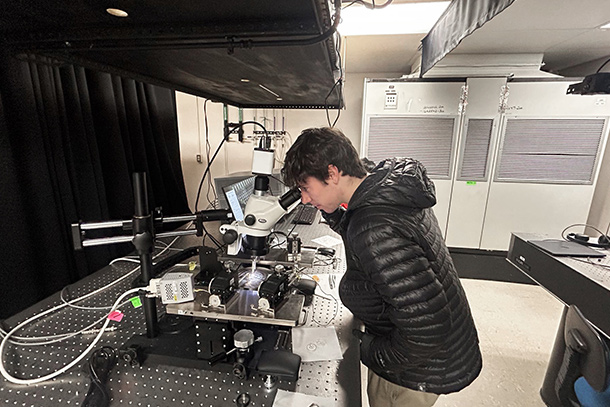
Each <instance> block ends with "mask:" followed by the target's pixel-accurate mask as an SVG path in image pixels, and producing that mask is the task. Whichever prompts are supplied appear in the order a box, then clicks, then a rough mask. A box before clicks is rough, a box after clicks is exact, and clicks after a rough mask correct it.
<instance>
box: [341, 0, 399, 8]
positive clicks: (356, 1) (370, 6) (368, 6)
mask: <svg viewBox="0 0 610 407" xmlns="http://www.w3.org/2000/svg"><path fill="white" fill-rule="evenodd" d="M392 1H393V0H387V1H386V2H385V3H383V4H381V5H379V6H378V5H376V4H375V0H372V1H371V4H369V3H367V2H365V1H363V0H354V1H352V2H351V3H350V4H348V5H347V6H345V7H342V8H341V9H342V10H345V9H346V8H348V7H349V6H351V5H352V4H354V3H358V4H362V5H363V6H364V7H366V8H368V9H371V10H376V9H380V8H384V7H387V6H389V5H390V3H392Z"/></svg>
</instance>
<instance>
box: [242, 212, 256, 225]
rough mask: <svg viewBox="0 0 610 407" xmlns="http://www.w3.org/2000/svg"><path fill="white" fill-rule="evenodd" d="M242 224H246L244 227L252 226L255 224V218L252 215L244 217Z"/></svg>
mask: <svg viewBox="0 0 610 407" xmlns="http://www.w3.org/2000/svg"><path fill="white" fill-rule="evenodd" d="M244 222H246V225H248V226H252V225H254V224H255V223H256V216H254V215H252V214H249V215H246V217H245V218H244Z"/></svg>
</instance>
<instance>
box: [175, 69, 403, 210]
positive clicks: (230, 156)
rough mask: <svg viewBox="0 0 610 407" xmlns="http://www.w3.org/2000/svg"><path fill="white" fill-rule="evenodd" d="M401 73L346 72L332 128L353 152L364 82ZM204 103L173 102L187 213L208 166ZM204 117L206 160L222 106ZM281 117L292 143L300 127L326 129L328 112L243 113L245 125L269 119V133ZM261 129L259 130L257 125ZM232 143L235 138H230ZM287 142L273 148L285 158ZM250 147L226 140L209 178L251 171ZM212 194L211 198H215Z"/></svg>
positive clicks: (181, 97) (218, 135)
mask: <svg viewBox="0 0 610 407" xmlns="http://www.w3.org/2000/svg"><path fill="white" fill-rule="evenodd" d="M400 76H401V73H379V72H375V73H347V74H346V78H345V85H344V100H345V109H343V110H342V111H341V115H340V117H339V120H338V121H337V124H336V126H335V127H336V128H338V129H340V130H341V131H343V132H344V133H345V135H346V136H347V137H348V138H349V139H350V140H351V141H352V143H353V144H354V146H355V147H356V149H357V150H360V135H361V125H362V92H363V88H364V79H365V78H398V77H400ZM204 103H205V99H202V98H198V97H196V96H192V95H189V94H186V93H181V92H176V104H177V110H178V129H179V133H180V153H181V160H182V171H183V173H184V184H185V186H186V193H187V197H188V201H189V206H190V208H191V210H195V199H196V196H197V190H198V187H199V183H200V181H201V177H202V175H203V173H204V171H205V169H206V167H207V160H206V132H205V123H204V118H205V116H204V111H203V108H204ZM206 110H207V117H208V129H209V141H210V145H211V151H210V157H211V156H212V155H213V154H214V152H215V151H216V148H217V147H218V145H219V143H220V142H221V140H222V132H223V130H222V126H223V114H222V104H220V103H214V102H211V101H209V102H208V103H207V106H206ZM282 114H283V115H284V117H285V130H286V131H287V132H288V133H289V134H290V137H291V138H292V140H294V139H296V137H298V135H299V134H300V133H301V131H302V130H303V129H306V128H308V127H322V126H328V121H327V118H326V112H325V111H324V110H305V109H303V110H301V109H289V110H288V109H287V110H284V111H282V110H281V109H275V110H273V109H266V110H263V109H249V110H244V117H243V118H244V121H246V120H252V119H254V118H256V119H257V121H261V120H262V119H261V118H262V117H267V118H268V119H270V121H265V123H264V125H265V127H266V128H267V130H273V122H272V121H271V120H272V118H273V117H275V118H276V130H281V125H282V124H281V123H282ZM336 115H337V110H331V111H329V116H330V120H331V122H333V121H334V120H335V117H336ZM237 119H238V111H237V109H235V108H233V107H231V108H229V121H231V122H237ZM244 128H245V134H246V136H248V135H252V131H253V130H254V129H255V126H253V125H248V126H245V127H244ZM256 128H257V129H259V128H258V127H256ZM232 138H233V139H235V136H233V137H232ZM288 144H289V142H287V143H286V145H285V148H282V146H281V145H276V146H275V148H276V149H277V150H278V152H279V153H280V154H279V155H281V156H282V157H278V158H280V159H282V158H283V154H284V153H285V151H286V150H287V149H288V148H289V145H288ZM254 147H255V146H254V144H253V143H252V142H251V141H247V142H244V143H239V142H236V141H231V142H226V143H225V144H224V146H223V147H222V149H221V151H220V153H219V154H218V156H217V157H216V159H215V160H214V163H213V165H212V168H211V174H212V177H217V176H223V175H226V174H231V173H235V172H242V171H250V169H251V165H252V149H253V148H254ZM198 154H200V155H201V156H202V158H203V159H202V162H201V163H198V162H197V155H198ZM276 167H277V168H281V164H280V163H276ZM209 179H213V178H209V177H206V182H205V183H204V185H203V188H202V191H201V197H200V198H199V203H198V206H197V209H199V210H201V209H205V208H206V207H207V206H208V200H207V198H206V196H207V195H206V194H207V193H208V190H209V186H208V180H209ZM212 195H213V194H212V193H211V192H210V194H209V196H210V200H212V199H213V197H212Z"/></svg>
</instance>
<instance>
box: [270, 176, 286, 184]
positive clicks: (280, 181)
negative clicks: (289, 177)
mask: <svg viewBox="0 0 610 407" xmlns="http://www.w3.org/2000/svg"><path fill="white" fill-rule="evenodd" d="M269 176H270V177H271V178H273V179H274V180H276V181H277V182H279V183H281V184H282V185H286V183H285V182H284V181H282V180H281V179H279V178H277V177H274V176H273V175H269Z"/></svg>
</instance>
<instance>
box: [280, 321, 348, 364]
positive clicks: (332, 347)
mask: <svg viewBox="0 0 610 407" xmlns="http://www.w3.org/2000/svg"><path fill="white" fill-rule="evenodd" d="M292 351H293V352H294V353H296V354H297V355H299V356H300V357H301V361H302V362H318V361H325V360H341V359H343V354H342V353H341V347H340V346H339V338H337V331H335V327H334V326H329V327H324V328H317V327H314V328H309V327H304V328H292Z"/></svg>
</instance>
